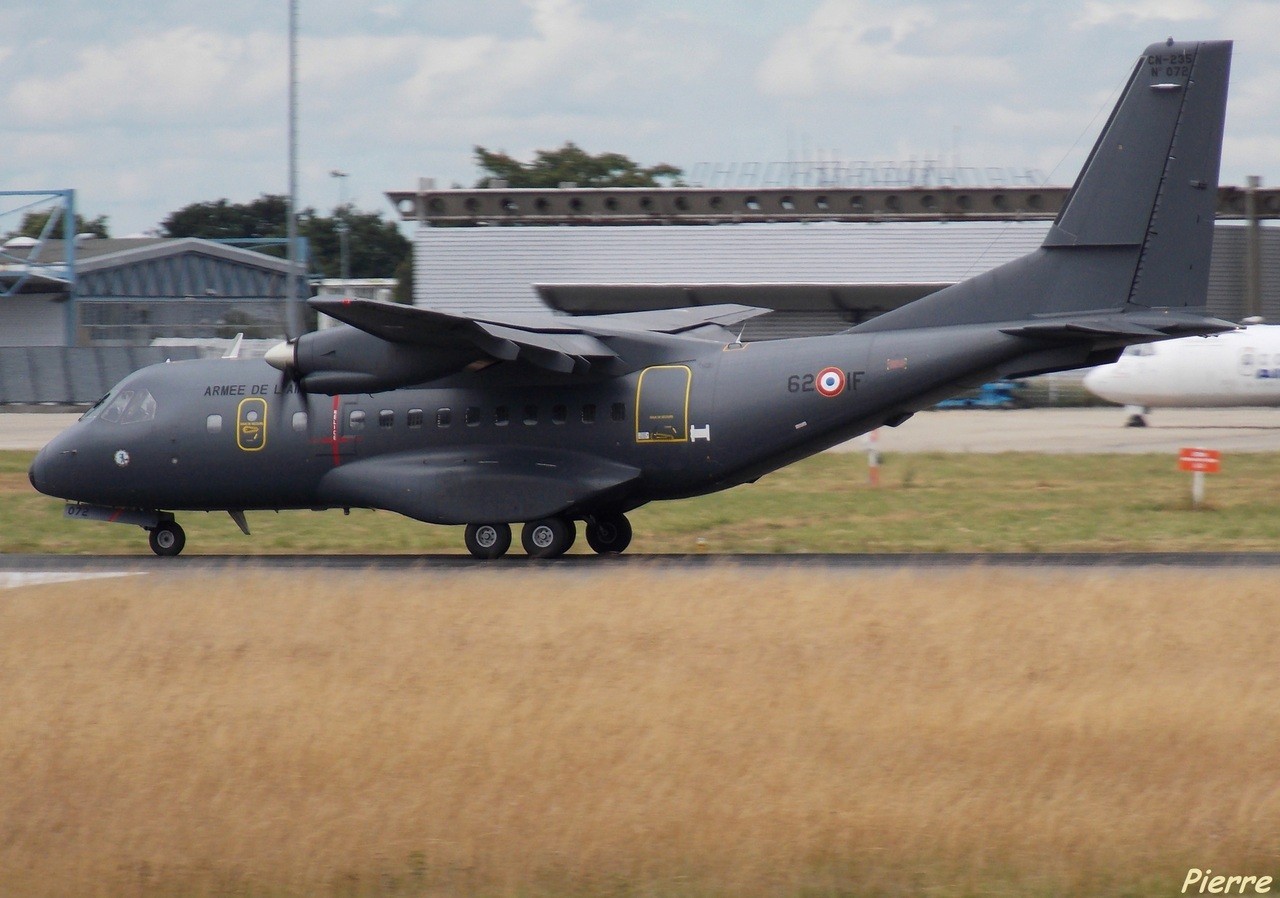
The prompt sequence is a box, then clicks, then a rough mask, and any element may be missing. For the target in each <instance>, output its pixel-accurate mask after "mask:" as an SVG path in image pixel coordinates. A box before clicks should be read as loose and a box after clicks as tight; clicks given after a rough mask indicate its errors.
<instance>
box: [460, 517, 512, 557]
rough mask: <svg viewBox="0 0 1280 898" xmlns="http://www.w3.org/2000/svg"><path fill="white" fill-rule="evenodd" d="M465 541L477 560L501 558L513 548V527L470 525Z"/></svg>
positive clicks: (507, 525)
mask: <svg viewBox="0 0 1280 898" xmlns="http://www.w3.org/2000/svg"><path fill="white" fill-rule="evenodd" d="M463 541H464V542H466V544H467V551H468V552H470V553H471V554H472V555H474V556H475V557H476V558H483V559H485V560H489V559H493V558H501V557H502V556H503V555H505V554H507V549H510V548H511V525H510V524H468V525H467V532H466V534H465V535H464V536H463Z"/></svg>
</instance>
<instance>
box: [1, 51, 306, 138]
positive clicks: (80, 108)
mask: <svg viewBox="0 0 1280 898" xmlns="http://www.w3.org/2000/svg"><path fill="white" fill-rule="evenodd" d="M284 51H285V47H284V44H283V41H282V40H281V38H280V37H278V36H275V35H268V34H265V33H251V34H247V35H243V36H230V35H226V34H221V33H218V32H215V31H208V30H203V29H199V28H195V27H182V28H175V29H171V30H168V31H164V32H161V33H157V34H149V35H143V36H138V37H134V38H132V39H129V40H126V41H123V42H120V43H117V42H114V41H112V40H110V39H109V38H108V39H104V41H103V42H102V43H99V44H94V45H91V46H88V47H86V48H84V49H82V50H81V51H80V52H79V53H78V54H76V56H75V59H74V62H73V64H72V65H71V66H70V68H69V69H68V70H67V71H66V72H63V73H60V74H55V75H51V76H47V77H41V76H38V75H37V76H31V77H26V78H20V79H19V80H18V81H17V82H16V83H15V84H14V85H13V86H12V87H11V88H10V89H9V91H8V94H7V97H6V98H5V106H6V107H7V109H8V110H9V113H10V114H11V115H12V116H14V117H15V119H16V120H17V121H18V122H20V123H22V124H28V125H44V126H48V125H67V126H76V127H82V126H84V125H85V124H86V123H95V122H122V121H124V122H145V123H146V124H148V125H154V124H156V123H157V122H161V121H166V120H169V121H172V120H174V119H184V120H186V119H191V118H193V117H198V118H201V119H207V118H209V117H210V116H214V117H217V116H219V115H221V116H222V117H224V118H225V117H232V116H239V117H243V116H244V115H245V114H246V111H252V110H255V109H257V108H260V107H262V106H263V105H264V100H275V99H276V98H278V97H281V96H282V95H283V86H282V85H283V84H284V80H285V75H284V73H285V65H286V62H285V54H284Z"/></svg>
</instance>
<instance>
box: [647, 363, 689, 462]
mask: <svg viewBox="0 0 1280 898" xmlns="http://www.w3.org/2000/svg"><path fill="white" fill-rule="evenodd" d="M692 380H693V372H692V371H690V370H689V368H687V367H686V366H684V365H657V366H655V367H653V368H646V369H644V370H643V371H641V372H640V380H639V382H638V383H637V384H636V442H637V443H687V442H688V441H689V385H690V383H691V382H692Z"/></svg>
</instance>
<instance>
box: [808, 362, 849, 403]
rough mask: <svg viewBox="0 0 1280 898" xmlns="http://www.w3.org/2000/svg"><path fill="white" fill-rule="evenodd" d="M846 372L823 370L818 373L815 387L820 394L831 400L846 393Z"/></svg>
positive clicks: (830, 369)
mask: <svg viewBox="0 0 1280 898" xmlns="http://www.w3.org/2000/svg"><path fill="white" fill-rule="evenodd" d="M844 381H845V379H844V372H843V371H841V370H840V369H839V368H823V369H822V370H821V371H819V372H818V376H817V378H816V382H815V385H816V386H817V388H818V392H819V393H821V394H822V395H823V396H826V397H827V398H830V397H832V396H839V395H840V394H841V393H843V392H844Z"/></svg>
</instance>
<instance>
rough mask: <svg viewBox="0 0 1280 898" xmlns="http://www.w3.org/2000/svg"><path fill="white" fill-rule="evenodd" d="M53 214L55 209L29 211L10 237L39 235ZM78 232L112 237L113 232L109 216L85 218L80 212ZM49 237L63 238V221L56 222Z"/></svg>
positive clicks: (77, 217)
mask: <svg viewBox="0 0 1280 898" xmlns="http://www.w3.org/2000/svg"><path fill="white" fill-rule="evenodd" d="M52 214H53V210H46V211H44V212H28V213H27V214H26V215H24V216H23V217H22V224H20V225H18V230H16V231H10V232H9V235H8V236H10V237H19V236H21V237H39V236H40V235H41V234H42V233H43V232H44V226H45V224H46V222H48V221H49V216H51V215H52ZM76 233H77V234H92V235H93V236H95V237H110V236H111V234H110V232H109V231H108V230H107V216H105V215H99V216H98V217H97V218H85V217H84V216H83V215H81V214H80V213H79V212H77V213H76ZM48 236H49V237H51V238H52V239H54V240H59V239H61V238H62V223H61V222H54V225H53V230H51V231H50V232H49V235H48Z"/></svg>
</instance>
